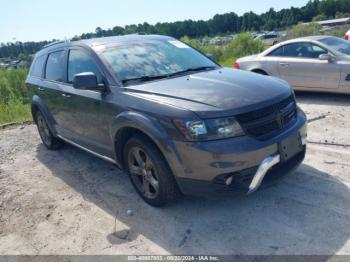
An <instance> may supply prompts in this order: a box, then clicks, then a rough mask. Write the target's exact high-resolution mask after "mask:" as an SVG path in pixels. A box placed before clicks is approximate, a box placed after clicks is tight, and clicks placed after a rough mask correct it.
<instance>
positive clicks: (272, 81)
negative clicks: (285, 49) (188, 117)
mask: <svg viewBox="0 0 350 262" xmlns="http://www.w3.org/2000/svg"><path fill="white" fill-rule="evenodd" d="M125 91H126V92H132V93H133V95H137V96H142V97H143V98H146V99H150V100H154V101H157V102H159V103H163V104H168V105H170V106H175V107H179V108H182V109H187V110H191V111H193V112H195V113H196V114H197V115H199V116H200V117H201V118H211V117H222V116H232V115H235V114H238V113H243V112H248V111H252V110H255V109H258V108H260V107H263V106H267V105H270V104H272V103H276V102H278V101H280V100H282V99H284V98H286V97H288V96H289V95H291V93H292V91H291V88H290V87H289V85H288V83H287V82H285V81H283V80H279V79H277V78H273V77H269V76H262V75H259V74H255V73H250V72H246V71H242V70H234V69H229V68H220V69H217V70H212V71H206V72H201V73H196V74H192V75H188V76H182V77H177V78H172V79H163V80H159V81H154V82H149V83H145V84H141V85H135V86H130V87H127V88H125Z"/></svg>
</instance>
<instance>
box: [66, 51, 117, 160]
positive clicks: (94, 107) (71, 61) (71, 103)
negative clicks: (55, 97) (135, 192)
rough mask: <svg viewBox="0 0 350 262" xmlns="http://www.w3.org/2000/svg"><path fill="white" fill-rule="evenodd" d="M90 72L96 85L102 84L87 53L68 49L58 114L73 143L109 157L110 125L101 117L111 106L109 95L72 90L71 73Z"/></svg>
mask: <svg viewBox="0 0 350 262" xmlns="http://www.w3.org/2000/svg"><path fill="white" fill-rule="evenodd" d="M84 72H92V73H94V74H96V76H97V79H98V82H99V83H102V74H101V70H100V68H99V67H98V65H97V63H96V61H95V60H94V58H93V57H92V56H91V55H90V53H89V51H87V50H85V49H82V48H72V49H70V50H69V52H68V63H67V83H66V85H65V86H64V87H63V88H62V99H63V100H64V103H63V104H64V105H65V107H64V110H63V112H62V115H63V117H62V118H63V119H64V125H65V127H66V129H67V131H68V132H69V134H67V135H68V136H69V137H70V139H72V140H73V142H76V143H78V144H80V145H82V146H84V147H86V148H88V149H90V150H93V151H95V152H97V153H99V154H102V155H105V156H108V157H113V154H112V147H111V138H110V133H109V129H108V128H109V126H110V123H109V122H108V120H107V118H105V117H102V116H103V114H104V112H106V111H107V112H108V110H109V107H112V104H111V103H109V102H108V101H109V100H110V99H111V97H112V94H104V93H102V92H100V91H92V90H80V89H75V88H74V87H73V84H72V83H73V78H74V75H75V74H79V73H84Z"/></svg>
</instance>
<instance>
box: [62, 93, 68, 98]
mask: <svg viewBox="0 0 350 262" xmlns="http://www.w3.org/2000/svg"><path fill="white" fill-rule="evenodd" d="M62 96H63V97H66V98H69V97H70V95H68V94H66V93H63V94H62Z"/></svg>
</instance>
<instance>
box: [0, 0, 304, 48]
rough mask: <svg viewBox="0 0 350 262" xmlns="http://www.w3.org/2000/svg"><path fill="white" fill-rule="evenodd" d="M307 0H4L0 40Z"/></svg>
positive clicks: (49, 36) (259, 8)
mask: <svg viewBox="0 0 350 262" xmlns="http://www.w3.org/2000/svg"><path fill="white" fill-rule="evenodd" d="M307 1H308V0H287V1H282V0H264V1H262V0H175V1H174V0H173V1H171V0H123V1H120V0H98V1H91V0H69V1H68V0H58V1H50V0H46V1H45V0H28V1H26V0H10V1H4V0H2V2H3V3H1V4H0V8H1V9H0V10H1V12H0V42H13V41H16V40H17V41H40V40H50V39H53V38H55V39H64V38H71V37H73V36H74V35H80V34H81V33H87V32H94V31H95V28H96V27H98V26H100V27H102V28H103V29H108V28H112V27H114V26H116V25H119V26H124V25H127V24H138V23H143V22H148V23H150V24H155V23H157V22H172V21H181V20H185V19H192V20H199V19H203V20H207V19H209V18H211V17H213V16H214V15H215V14H222V13H228V12H236V13H237V14H239V15H241V14H243V13H245V12H249V11H253V12H255V13H258V14H260V13H263V12H265V11H267V10H268V9H269V8H270V7H273V8H274V9H275V10H280V9H282V8H289V7H291V6H294V7H300V6H303V5H305V4H306V3H307Z"/></svg>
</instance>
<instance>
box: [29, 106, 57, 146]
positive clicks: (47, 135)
mask: <svg viewBox="0 0 350 262" xmlns="http://www.w3.org/2000/svg"><path fill="white" fill-rule="evenodd" d="M35 122H36V125H37V127H38V132H39V135H40V137H41V140H42V142H43V144H44V145H45V147H46V148H47V149H50V150H56V149H59V148H60V147H61V146H62V145H63V141H62V140H61V139H59V138H57V137H55V136H54V135H53V134H52V132H51V130H50V128H49V126H48V124H47V122H46V119H45V117H44V116H43V114H42V113H41V112H40V111H37V112H36V114H35Z"/></svg>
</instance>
